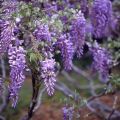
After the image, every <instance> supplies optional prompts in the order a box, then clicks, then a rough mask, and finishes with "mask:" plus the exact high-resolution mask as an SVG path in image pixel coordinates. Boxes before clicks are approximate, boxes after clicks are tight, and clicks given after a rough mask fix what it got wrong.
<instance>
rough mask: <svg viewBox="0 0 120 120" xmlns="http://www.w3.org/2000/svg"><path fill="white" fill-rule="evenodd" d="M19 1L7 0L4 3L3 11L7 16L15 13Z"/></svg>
mask: <svg viewBox="0 0 120 120" xmlns="http://www.w3.org/2000/svg"><path fill="white" fill-rule="evenodd" d="M17 4H18V2H17V0H6V1H4V2H3V3H2V11H3V13H4V15H5V17H9V16H10V15H11V14H12V13H14V12H15V11H16V10H17V9H18V6H17Z"/></svg>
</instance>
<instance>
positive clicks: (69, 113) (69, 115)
mask: <svg viewBox="0 0 120 120" xmlns="http://www.w3.org/2000/svg"><path fill="white" fill-rule="evenodd" d="M62 112H63V120H72V119H73V113H74V107H66V106H65V107H63V108H62Z"/></svg>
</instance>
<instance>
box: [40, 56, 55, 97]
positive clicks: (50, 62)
mask: <svg viewBox="0 0 120 120" xmlns="http://www.w3.org/2000/svg"><path fill="white" fill-rule="evenodd" d="M55 64H56V62H55V60H54V59H53V58H51V59H48V58H46V59H45V60H44V61H41V62H40V66H41V68H40V72H41V78H42V80H43V81H44V85H45V86H46V89H47V92H48V95H50V96H51V95H53V93H54V87H55V82H56V74H55Z"/></svg>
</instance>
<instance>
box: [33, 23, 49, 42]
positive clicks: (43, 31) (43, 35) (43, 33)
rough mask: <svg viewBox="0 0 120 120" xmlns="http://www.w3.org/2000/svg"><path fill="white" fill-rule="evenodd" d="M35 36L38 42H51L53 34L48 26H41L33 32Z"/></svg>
mask: <svg viewBox="0 0 120 120" xmlns="http://www.w3.org/2000/svg"><path fill="white" fill-rule="evenodd" d="M33 34H34V36H35V37H36V39H37V40H38V41H50V40H51V34H50V32H49V27H48V25H44V24H41V25H39V26H38V27H37V28H36V29H35V31H34V32H33Z"/></svg>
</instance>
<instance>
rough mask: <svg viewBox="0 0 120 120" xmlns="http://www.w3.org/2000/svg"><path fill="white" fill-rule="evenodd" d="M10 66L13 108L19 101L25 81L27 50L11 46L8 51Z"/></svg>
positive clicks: (10, 88) (10, 90)
mask: <svg viewBox="0 0 120 120" xmlns="http://www.w3.org/2000/svg"><path fill="white" fill-rule="evenodd" d="M8 57H9V64H10V79H11V81H10V85H9V87H8V88H9V92H10V99H11V100H12V106H13V107H15V106H16V104H17V100H18V95H19V91H20V88H21V87H22V84H23V82H24V80H25V75H24V69H25V66H26V60H25V50H24V49H23V47H21V46H13V45H12V44H10V45H9V50H8Z"/></svg>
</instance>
